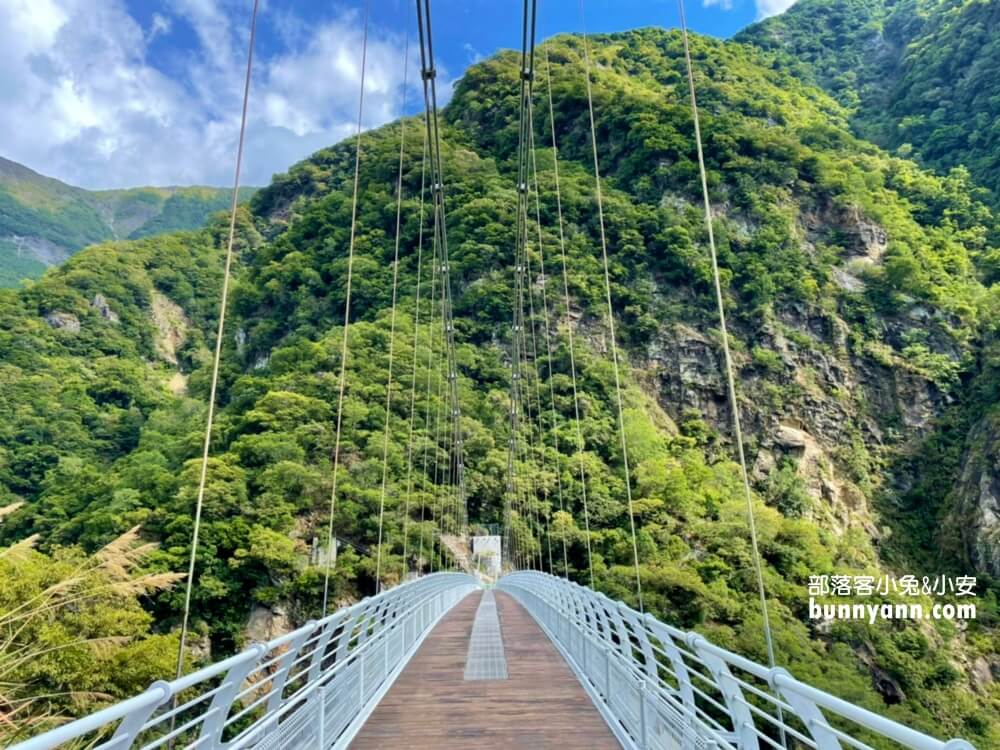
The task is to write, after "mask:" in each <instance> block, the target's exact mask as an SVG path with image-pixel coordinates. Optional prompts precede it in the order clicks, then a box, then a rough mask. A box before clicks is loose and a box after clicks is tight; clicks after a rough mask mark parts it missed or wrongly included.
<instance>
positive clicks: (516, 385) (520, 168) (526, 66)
mask: <svg viewBox="0 0 1000 750" xmlns="http://www.w3.org/2000/svg"><path fill="white" fill-rule="evenodd" d="M536 19H537V15H536V11H535V3H534V0H524V5H523V13H522V18H521V67H520V81H521V92H520V116H519V132H518V147H517V216H516V220H515V222H516V228H515V239H514V297H515V298H514V309H513V320H512V325H511V358H510V359H511V378H510V437H509V440H508V450H507V477H508V478H507V489H508V493H509V494H510V498H511V504H512V505H516V504H517V501H518V498H519V494H520V493H519V482H518V481H517V479H518V477H517V460H518V439H517V436H518V432H519V429H520V424H519V419H518V404H519V403H523V401H522V399H521V388H520V381H521V376H522V372H521V357H522V349H523V342H524V331H523V325H524V318H523V301H524V295H523V275H522V268H521V256H522V248H523V247H524V239H525V234H526V228H525V222H526V220H527V210H526V208H525V204H526V200H527V174H526V173H527V168H526V160H525V158H524V157H525V148H526V146H525V144H526V141H527V138H526V134H525V126H526V122H527V118H526V117H525V100H526V98H527V97H528V96H529V95H530V85H531V78H532V70H531V68H532V65H533V61H534V48H535V23H536ZM529 32H530V33H529ZM526 468H527V467H526ZM525 518H527V516H525ZM511 521H512V524H513V521H514V518H513V516H512V519H511ZM512 532H513V535H514V540H515V543H516V542H517V538H518V537H519V532H518V528H517V527H513V528H512Z"/></svg>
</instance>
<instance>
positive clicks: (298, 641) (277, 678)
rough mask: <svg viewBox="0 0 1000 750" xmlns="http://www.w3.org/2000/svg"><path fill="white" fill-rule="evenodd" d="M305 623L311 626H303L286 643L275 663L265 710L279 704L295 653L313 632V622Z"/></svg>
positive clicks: (296, 653) (273, 709)
mask: <svg viewBox="0 0 1000 750" xmlns="http://www.w3.org/2000/svg"><path fill="white" fill-rule="evenodd" d="M306 625H308V626H311V627H309V629H308V630H306V629H305V628H304V627H303V631H304V632H302V633H299V634H298V635H297V636H295V638H293V639H292V640H291V641H290V642H289V644H288V650H287V651H285V653H283V654H282V655H281V658H279V659H278V661H277V662H276V663H275V670H276V671H275V673H274V674H273V675H271V696H270V697H269V698H268V699H267V711H268V713H270V712H271V711H276V710H277V708H278V706H280V705H281V694H282V693H283V692H284V690H285V683H286V682H287V681H288V675H289V673H290V672H291V669H292V662H294V661H295V657H296V655H298V653H299V649H301V648H302V644H303V643H305V642H306V641H307V640H308V639H309V636H311V635H312V634H313V630H314V628H315V626H316V623H315V622H307V623H306Z"/></svg>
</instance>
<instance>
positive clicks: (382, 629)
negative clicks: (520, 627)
mask: <svg viewBox="0 0 1000 750" xmlns="http://www.w3.org/2000/svg"><path fill="white" fill-rule="evenodd" d="M477 588H479V584H478V583H477V582H476V580H475V579H474V578H472V577H471V576H468V575H465V574H462V573H435V574H433V575H429V576H424V577H422V578H418V579H416V580H413V581H410V582H407V583H404V584H401V585H399V586H396V587H395V588H392V589H389V590H387V591H384V592H383V593H381V594H379V595H378V596H374V597H370V598H367V599H364V600H362V601H360V602H358V603H357V604H355V605H353V606H351V607H347V608H345V609H342V610H339V611H337V612H335V613H334V614H332V615H329V616H328V617H325V618H323V619H322V620H319V621H312V622H308V623H306V624H305V625H303V626H302V627H301V628H298V629H297V630H294V631H292V632H290V633H287V634H285V635H283V636H280V637H278V638H275V639H273V640H271V641H268V642H267V643H261V644H255V645H253V646H251V647H250V648H248V649H246V650H245V651H242V652H241V653H239V654H236V655H234V656H231V657H229V658H228V659H224V660H222V661H220V662H218V663H216V664H211V665H209V666H207V667H205V668H204V669H200V670H198V671H197V672H194V673H192V674H190V675H186V676H184V677H181V678H180V679H177V680H173V681H171V682H165V681H162V680H161V681H157V682H155V683H153V684H152V685H150V687H149V688H148V689H147V690H146V691H144V692H143V693H140V694H139V695H136V696H134V697H132V698H128V699H127V700H124V701H122V702H120V703H117V704H115V705H113V706H110V707H108V708H106V709H103V710H101V711H98V712H96V713H94V714H91V715H90V716H85V717H83V718H81V719H77V720H76V721H73V722H70V723H68V724H65V725H63V726H60V727H56V728H55V729H52V730H50V731H49V732H46V733H45V734H41V735H39V736H37V737H33V738H31V739H28V740H26V741H24V742H21V743H20V744H18V745H14V746H13V748H11V750H49V749H50V748H56V747H60V746H62V745H65V744H66V743H69V742H74V741H77V742H80V741H82V742H84V743H86V745H87V746H88V747H92V748H94V750H111V748H114V749H115V750H125V749H126V748H133V747H134V748H144V749H149V750H152V749H153V748H156V747H160V746H167V747H171V746H172V747H213V748H227V749H228V750H239V749H240V748H249V747H254V748H256V749H257V750H271V749H272V748H293V747H296V748H297V747H303V746H307V747H319V748H322V749H323V750H325V749H326V748H339V747H344V746H346V744H347V743H348V742H349V741H350V739H351V738H352V737H353V735H354V733H356V731H357V730H358V729H359V728H360V727H361V725H362V724H363V723H364V719H365V718H367V715H368V714H369V713H370V712H371V710H372V709H373V708H374V706H375V704H376V703H377V702H378V700H379V699H380V698H381V696H382V695H383V694H384V693H385V691H386V690H388V688H389V686H390V685H391V684H392V682H393V681H394V680H395V678H396V676H397V675H398V674H399V672H400V671H401V670H402V668H403V667H404V666H405V664H406V663H407V661H409V658H410V656H412V654H413V652H414V651H415V650H416V648H417V647H418V646H419V645H420V643H421V642H422V640H423V638H424V637H425V636H426V635H427V633H429V632H430V630H431V628H433V626H434V624H435V623H436V622H437V621H438V620H439V619H440V618H441V617H442V616H443V615H444V614H445V613H447V612H448V611H449V610H450V609H451V608H452V606H454V605H455V603H457V602H458V601H460V600H461V599H462V598H463V597H465V596H466V594H468V593H470V592H471V591H473V590H475V589H477Z"/></svg>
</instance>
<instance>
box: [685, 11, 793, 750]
mask: <svg viewBox="0 0 1000 750" xmlns="http://www.w3.org/2000/svg"><path fill="white" fill-rule="evenodd" d="M678 7H679V9H680V21H681V35H682V37H683V40H684V61H685V64H686V66H687V79H688V88H689V89H690V94H691V117H692V119H693V122H694V139H695V145H696V147H697V151H698V173H699V176H700V178H701V195H702V200H703V202H704V206H705V229H706V231H707V232H708V248H709V252H710V254H711V260H712V279H713V282H714V285H715V301H716V305H717V307H718V310H719V328H720V329H721V331H722V354H723V361H724V364H725V369H726V384H727V387H728V391H729V406H730V410H731V411H732V415H733V439H734V440H735V442H736V453H737V457H738V458H739V463H740V476H741V478H742V480H743V494H744V497H745V499H746V504H747V524H748V525H749V527H750V544H751V546H752V549H753V559H754V572H755V574H756V578H757V594H758V596H759V597H760V610H761V616H762V618H763V623H764V641H765V645H766V646H767V659H768V664H769V665H770V667H771V668H772V669H773V668H774V667H775V659H774V639H773V636H772V634H771V620H770V618H769V617H768V611H767V593H766V590H765V587H764V572H763V568H762V566H761V558H760V548H759V546H758V543H757V523H756V521H755V519H754V512H753V496H752V493H751V491H750V476H749V474H748V472H747V459H746V452H745V450H744V448H743V428H742V425H741V424H740V408H739V402H738V401H737V396H736V377H735V375H734V374H733V360H732V355H731V353H730V348H729V329H728V327H727V325H726V305H725V299H724V297H723V294H722V281H721V278H720V274H719V259H718V253H717V251H716V247H715V232H714V229H713V227H712V203H711V200H710V198H709V194H708V172H707V170H706V168H705V152H704V148H703V146H702V138H701V123H700V117H699V114H698V100H697V97H696V96H695V85H694V64H693V63H692V62H691V46H690V43H689V41H688V29H687V19H686V17H685V13H684V0H678ZM779 711H780V707H779ZM782 744H785V743H784V730H782Z"/></svg>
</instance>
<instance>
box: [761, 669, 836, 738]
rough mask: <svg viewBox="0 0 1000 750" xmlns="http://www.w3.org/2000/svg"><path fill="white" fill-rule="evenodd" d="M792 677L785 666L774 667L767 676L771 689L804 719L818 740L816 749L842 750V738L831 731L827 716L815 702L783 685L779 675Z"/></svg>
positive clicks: (808, 729) (809, 730)
mask: <svg viewBox="0 0 1000 750" xmlns="http://www.w3.org/2000/svg"><path fill="white" fill-rule="evenodd" d="M779 675H780V676H781V677H788V678H791V677H792V675H791V674H789V672H788V670H787V669H785V668H784V667H774V668H773V669H771V673H770V675H769V676H768V678H767V682H768V684H769V685H770V686H771V689H772V690H774V691H775V692H776V693H778V694H779V695H780V696H781V697H782V698H784V699H785V700H786V701H788V703H789V705H790V706H791V707H792V708H793V709H794V710H795V715H796V716H797V717H798V718H799V719H800V720H801V721H802V723H803V724H804V725H805V727H806V731H808V732H809V734H810V735H812V738H813V739H814V740H816V750H841V745H840V740H839V739H838V738H837V735H835V734H834V733H833V732H831V731H830V729H829V727H828V726H827V723H826V717H825V716H823V712H822V711H820V710H819V708H818V707H817V706H816V704H815V703H813V702H812V701H811V700H809V699H808V698H806V697H804V696H802V695H800V694H799V693H797V692H796V691H795V690H788V689H785V688H784V687H782V685H781V681H780V680H778V679H776V678H777V677H778V676H779Z"/></svg>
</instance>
